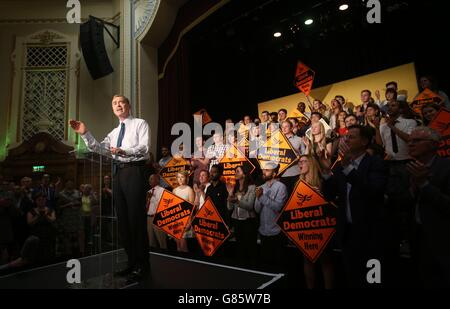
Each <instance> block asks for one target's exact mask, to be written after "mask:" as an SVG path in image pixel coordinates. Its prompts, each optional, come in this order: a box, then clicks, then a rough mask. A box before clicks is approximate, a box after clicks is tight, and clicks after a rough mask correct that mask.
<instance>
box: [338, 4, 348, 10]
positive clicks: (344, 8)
mask: <svg viewBox="0 0 450 309" xmlns="http://www.w3.org/2000/svg"><path fill="white" fill-rule="evenodd" d="M347 9H348V4H346V3H344V4H341V5H340V6H339V11H345V10H347Z"/></svg>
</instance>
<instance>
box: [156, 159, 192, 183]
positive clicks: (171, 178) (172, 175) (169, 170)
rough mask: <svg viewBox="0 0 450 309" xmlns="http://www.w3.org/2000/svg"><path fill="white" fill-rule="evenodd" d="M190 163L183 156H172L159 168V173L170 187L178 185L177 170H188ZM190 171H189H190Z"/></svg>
mask: <svg viewBox="0 0 450 309" xmlns="http://www.w3.org/2000/svg"><path fill="white" fill-rule="evenodd" d="M190 168H191V165H190V164H189V162H188V161H186V160H185V159H183V158H172V159H171V160H170V161H169V162H167V164H166V166H164V167H163V168H161V170H160V171H159V175H160V176H161V178H162V179H164V180H165V181H166V182H167V183H168V184H169V185H170V186H171V187H172V189H175V188H176V187H178V183H177V173H178V172H179V171H190ZM190 173H191V171H190Z"/></svg>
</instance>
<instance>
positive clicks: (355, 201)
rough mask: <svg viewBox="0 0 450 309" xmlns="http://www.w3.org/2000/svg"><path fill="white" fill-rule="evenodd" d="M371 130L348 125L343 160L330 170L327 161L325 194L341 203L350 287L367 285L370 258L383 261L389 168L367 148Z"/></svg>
mask: <svg viewBox="0 0 450 309" xmlns="http://www.w3.org/2000/svg"><path fill="white" fill-rule="evenodd" d="M371 140H372V134H371V132H370V131H369V130H367V128H366V127H363V126H360V125H354V126H351V127H349V130H348V134H347V135H346V139H345V142H343V143H341V145H340V150H339V151H340V156H341V158H342V160H341V161H340V162H339V163H338V164H336V166H335V168H334V169H333V171H332V172H331V171H330V169H329V164H328V165H327V164H326V163H324V162H326V161H325V159H322V160H321V161H322V163H323V164H322V165H324V170H323V172H324V177H325V181H324V184H323V190H324V194H325V195H326V196H327V198H329V199H330V200H333V199H336V202H337V204H338V213H337V231H336V235H337V238H338V242H339V243H340V245H341V248H342V256H343V261H344V266H345V271H346V276H347V281H348V284H349V286H350V287H364V286H368V282H367V279H366V275H367V272H368V271H369V270H370V269H369V268H367V262H368V261H369V260H371V259H378V260H379V261H380V263H381V264H383V261H382V260H381V257H382V251H383V250H382V249H383V237H382V235H383V234H382V233H381V231H382V229H383V228H385V226H384V214H383V213H384V212H383V205H384V190H385V186H386V183H387V170H386V168H385V166H384V162H383V160H382V159H381V158H380V157H378V156H370V155H369V154H368V153H367V148H368V146H369V144H370V141H371Z"/></svg>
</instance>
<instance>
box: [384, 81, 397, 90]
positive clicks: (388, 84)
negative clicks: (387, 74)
mask: <svg viewBox="0 0 450 309" xmlns="http://www.w3.org/2000/svg"><path fill="white" fill-rule="evenodd" d="M390 85H394V86H395V89H397V88H398V85H397V82H394V81H391V82H388V83H386V88H388V87H389V86H390Z"/></svg>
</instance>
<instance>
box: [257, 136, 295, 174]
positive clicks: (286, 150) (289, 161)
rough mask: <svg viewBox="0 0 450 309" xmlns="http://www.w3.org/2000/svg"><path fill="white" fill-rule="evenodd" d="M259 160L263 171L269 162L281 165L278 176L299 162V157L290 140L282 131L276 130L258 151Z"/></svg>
mask: <svg viewBox="0 0 450 309" xmlns="http://www.w3.org/2000/svg"><path fill="white" fill-rule="evenodd" d="M257 159H258V163H259V165H260V166H261V169H264V167H265V165H266V164H267V163H268V162H277V163H279V164H280V169H279V171H278V175H280V174H281V173H283V172H284V171H285V170H286V169H287V168H289V167H291V166H292V165H294V164H295V163H296V162H297V160H298V155H297V152H296V151H295V150H294V147H292V145H291V143H290V142H289V140H288V138H287V137H286V136H285V135H284V134H283V133H282V132H281V131H280V130H276V131H275V132H273V133H272V134H271V135H270V138H268V139H267V141H266V142H265V143H264V144H263V145H262V146H261V147H260V148H259V149H258V155H257Z"/></svg>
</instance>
